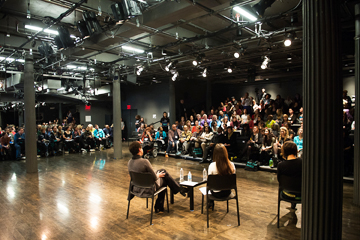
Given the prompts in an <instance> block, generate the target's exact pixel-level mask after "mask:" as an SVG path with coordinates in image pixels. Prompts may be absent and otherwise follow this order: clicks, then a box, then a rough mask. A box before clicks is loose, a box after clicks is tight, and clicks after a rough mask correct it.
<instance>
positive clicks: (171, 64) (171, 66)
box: [165, 60, 178, 72]
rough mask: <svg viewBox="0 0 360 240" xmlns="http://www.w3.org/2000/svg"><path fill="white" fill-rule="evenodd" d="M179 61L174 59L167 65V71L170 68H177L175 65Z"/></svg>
mask: <svg viewBox="0 0 360 240" xmlns="http://www.w3.org/2000/svg"><path fill="white" fill-rule="evenodd" d="M177 63H178V60H175V61H173V62H170V63H169V64H168V65H167V66H166V67H165V70H166V71H167V72H169V71H170V69H172V68H175V65H176V64H177Z"/></svg>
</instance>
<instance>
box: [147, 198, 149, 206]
mask: <svg viewBox="0 0 360 240" xmlns="http://www.w3.org/2000/svg"><path fill="white" fill-rule="evenodd" d="M148 200H149V199H148V198H146V208H148V207H149V206H148V204H149V203H148V202H149V201H148Z"/></svg>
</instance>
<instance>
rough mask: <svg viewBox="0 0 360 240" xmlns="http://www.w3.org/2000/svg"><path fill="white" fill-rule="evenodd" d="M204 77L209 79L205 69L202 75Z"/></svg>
mask: <svg viewBox="0 0 360 240" xmlns="http://www.w3.org/2000/svg"><path fill="white" fill-rule="evenodd" d="M202 76H203V77H207V68H205V69H204V71H203V73H202Z"/></svg>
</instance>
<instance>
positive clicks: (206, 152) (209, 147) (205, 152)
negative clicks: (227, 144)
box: [203, 143, 216, 161]
mask: <svg viewBox="0 0 360 240" xmlns="http://www.w3.org/2000/svg"><path fill="white" fill-rule="evenodd" d="M211 145H212V144H211V143H210V145H209V146H207V147H206V148H205V150H204V152H203V160H204V161H206V159H207V156H208V155H209V152H211V153H212V152H213V151H211V150H213V149H214V147H215V145H216V144H213V146H211ZM210 157H211V159H212V155H211V156H210Z"/></svg>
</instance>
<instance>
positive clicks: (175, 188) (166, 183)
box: [155, 169, 181, 209]
mask: <svg viewBox="0 0 360 240" xmlns="http://www.w3.org/2000/svg"><path fill="white" fill-rule="evenodd" d="M156 172H164V173H165V176H164V177H163V178H160V186H159V188H162V187H169V188H170V189H171V191H172V192H173V193H174V194H177V193H178V192H180V189H181V186H180V185H179V183H178V182H176V181H175V180H174V179H173V178H172V176H171V175H170V174H169V173H168V172H166V170H165V169H160V170H157V171H156ZM156 190H158V189H156ZM164 198H165V191H162V192H161V193H159V194H158V198H157V199H156V202H155V208H156V209H164Z"/></svg>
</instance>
